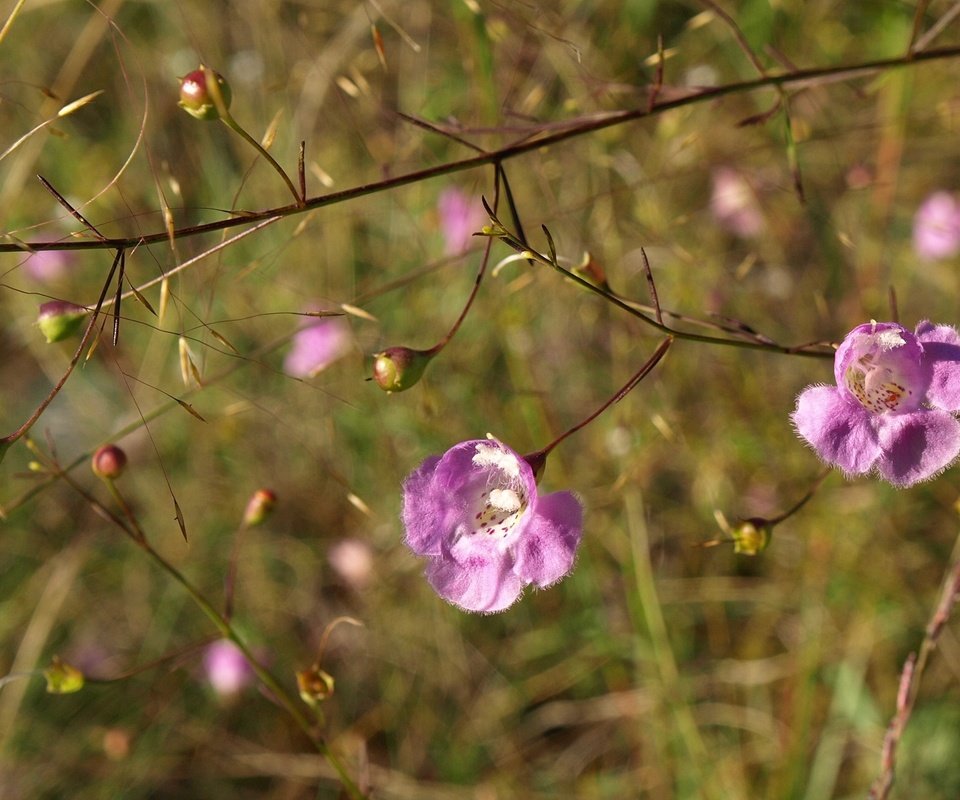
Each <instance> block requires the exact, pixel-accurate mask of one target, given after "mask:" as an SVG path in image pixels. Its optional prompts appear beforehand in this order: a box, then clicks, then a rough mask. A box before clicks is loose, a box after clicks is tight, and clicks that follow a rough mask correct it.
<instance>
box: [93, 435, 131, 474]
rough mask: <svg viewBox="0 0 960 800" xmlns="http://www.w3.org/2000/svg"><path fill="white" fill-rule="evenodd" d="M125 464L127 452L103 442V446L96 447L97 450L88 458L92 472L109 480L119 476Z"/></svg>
mask: <svg viewBox="0 0 960 800" xmlns="http://www.w3.org/2000/svg"><path fill="white" fill-rule="evenodd" d="M126 466H127V454H126V453H124V452H123V450H121V449H120V448H119V447H117V446H116V445H115V444H105V445H103V447H99V448H97V452H95V453H94V454H93V458H92V459H91V460H90V467H91V469H93V474H94V475H96V476H97V477H98V478H104V479H106V480H111V481H112V480H114V479H115V478H119V477H120V475H121V474H122V473H123V470H124V467H126Z"/></svg>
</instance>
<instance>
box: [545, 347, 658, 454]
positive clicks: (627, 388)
mask: <svg viewBox="0 0 960 800" xmlns="http://www.w3.org/2000/svg"><path fill="white" fill-rule="evenodd" d="M671 344H673V338H672V337H670V336H668V337H667V338H666V339H664V340H663V341H662V342H660V344H659V346H658V347H657V349H656V350H654V351H653V355H652V356H650V358H648V359H647V360H646V362H645V363H644V365H643V366H642V367H640V370H639V371H638V372H636V373H635V374H634V375H633V377H632V378H630V380H628V381H627V382H626V383H625V384H624V385H623V386H622V387H621V388H620V390H619V391H618V392H617V393H616V394H614V395H613V397H611V398H610V399H609V400H607V401H606V402H605V403H604V404H603V405H602V406H600V408H598V409H597V410H596V411H594V412H593V413H592V414H591V415H590V416H589V417H587V418H586V419H584V420H582V421H581V422H578V423H577V424H576V425H574V426H573V427H572V428H570V430H568V431H566V432H565V433H562V434H560V436H558V437H557V438H556V439H554V440H553V441H552V442H550V444H548V445H547V446H546V447H544V448H543V449H542V450H540V451H538V453H537V455H539V456H541V457H542V458H546V457H547V456H548V455H549V454H550V451H551V450H553V448H554V447H556V446H557V445H558V444H560V442H562V441H563V440H564V439H566V438H567V437H568V436H571V435H572V434H574V433H576V432H577V431H578V430H580V429H581V428H583V427H585V426H587V425H589V424H590V423H591V422H593V421H594V420H595V419H596V418H597V417H599V416H600V415H601V414H602V413H603V412H604V411H606V410H607V409H608V408H610V406H612V405H613V404H614V403H619V402H620V401H621V400H623V398H624V397H626V396H627V395H628V394H629V393H630V392H631V391H633V389H634V388H635V387H636V385H637V384H638V383H640V381H642V380H643V379H644V378H646V377H647V375H649V374H650V371H651V370H652V369H653V368H654V367H655V366H657V364H659V363H660V359H662V358H663V357H664V356H665V355H666V354H667V350H669V349H670V345H671Z"/></svg>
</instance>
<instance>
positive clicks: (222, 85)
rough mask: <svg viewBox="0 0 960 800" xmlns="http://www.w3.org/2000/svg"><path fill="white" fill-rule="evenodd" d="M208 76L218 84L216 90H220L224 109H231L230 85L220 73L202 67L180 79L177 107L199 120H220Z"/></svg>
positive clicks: (231, 95)
mask: <svg viewBox="0 0 960 800" xmlns="http://www.w3.org/2000/svg"><path fill="white" fill-rule="evenodd" d="M208 75H209V76H210V77H211V79H212V81H214V82H215V83H216V88H217V89H219V92H220V99H221V100H222V101H223V107H224V109H227V108H229V107H230V100H231V99H232V97H233V92H231V90H230V84H229V83H227V82H226V80H224V77H223V76H222V75H221V74H220V73H219V72H214V71H213V70H211V69H207V70H204V68H203V67H200V69H195V70H194V71H193V72H191V73H189V74H188V75H184V76H183V77H182V78H181V79H180V102H179V103H178V104H177V105H179V106H180V108H182V109H183V110H184V111H186V112H187V113H188V114H189V115H190V116H192V117H196V118H197V119H203V120H213V119H219V118H220V112H219V111H218V110H217V103H216V101H215V100H214V98H213V94H212V91H211V86H209V85H208V84H207V76H208Z"/></svg>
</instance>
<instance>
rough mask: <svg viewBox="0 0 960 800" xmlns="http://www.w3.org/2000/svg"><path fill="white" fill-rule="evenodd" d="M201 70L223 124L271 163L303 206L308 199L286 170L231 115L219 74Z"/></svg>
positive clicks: (301, 154) (205, 68)
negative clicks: (297, 187) (295, 186)
mask: <svg viewBox="0 0 960 800" xmlns="http://www.w3.org/2000/svg"><path fill="white" fill-rule="evenodd" d="M200 69H201V70H202V71H203V79H204V82H205V83H206V85H207V94H208V95H209V96H210V98H211V99H212V100H213V104H214V105H215V106H216V107H217V116H218V117H219V118H220V121H221V122H223V124H224V125H226V126H227V127H228V128H230V129H231V130H232V131H234V132H235V133H238V134H239V135H240V136H241V137H242V138H243V139H244V140H245V141H246V142H247V143H248V144H249V145H250V146H251V147H252V148H253V149H254V150H256V151H257V152H258V153H260V155H262V156H263V157H264V158H265V159H267V161H268V162H269V163H270V166H272V167H273V168H274V169H275V170H276V171H277V173H278V174H279V175H280V177H281V178H283V181H284V183H286V184H287V188H288V189H290V193H291V194H292V195H293V199H294V202H295V203H296V204H297V206H298V207H299V206H303V203H304V200H305V199H306V197H305V195H304V194H302V193H300V192H298V191H297V190H296V188H294V185H293V181H291V180H290V176H289V175H287V172H286V170H284V168H283V167H281V166H280V165H279V164H278V163H277V162H276V160H275V159H274V157H273V156H271V155H270V153H268V152H267V150H266V148H265V147H264V146H263V145H262V144H260V142H258V141H257V140H256V139H254V138H253V137H252V136H251V135H250V134H249V133H247V132H246V130H245V129H244V128H243V126H242V125H241V124H240V123H239V122H237V121H236V120H235V119H234V118H233V114H231V113H230V109H229V108H227V104H226V103H225V102H224V99H223V94H222V92H221V91H220V84H219V82H218V81H217V74H216V72H214V71H213V70H212V69H210V68H209V67H206V66H204V65H202V64H201V65H200ZM300 159H301V160H300V164H301V166H302V164H303V150H302V148H301V151H300Z"/></svg>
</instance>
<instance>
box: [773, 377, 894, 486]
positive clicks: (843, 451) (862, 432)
mask: <svg viewBox="0 0 960 800" xmlns="http://www.w3.org/2000/svg"><path fill="white" fill-rule="evenodd" d="M792 419H793V424H794V425H795V426H796V429H797V433H799V434H800V436H802V437H803V438H804V439H805V440H806V441H807V443H808V444H809V445H810V446H811V447H812V448H813V449H814V450H816V451H817V454H818V455H819V456H820V458H822V459H823V460H824V461H826V462H828V463H830V464H834V465H836V466H838V467H840V469H842V470H843V471H844V472H846V473H848V474H850V475H862V474H863V473H865V472H869V471H870V469H871V468H872V467H873V465H874V464H875V463H876V461H877V459H878V458H879V457H880V444H879V442H878V441H877V434H876V432H875V431H874V429H873V427H872V425H871V424H870V422H871V415H870V414H869V413H868V412H867V411H866V410H865V409H864V408H862V407H861V406H858V405H855V404H854V403H852V402H849V401H847V400H845V399H844V398H843V396H842V395H841V394H840V392H839V391H838V389H837V388H836V387H835V386H808V387H807V388H806V389H804V390H803V392H801V393H800V396H799V397H798V398H797V408H796V410H795V411H794V412H793V416H792Z"/></svg>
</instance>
